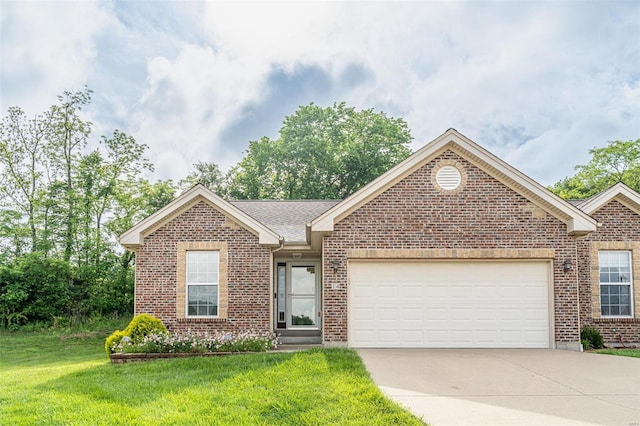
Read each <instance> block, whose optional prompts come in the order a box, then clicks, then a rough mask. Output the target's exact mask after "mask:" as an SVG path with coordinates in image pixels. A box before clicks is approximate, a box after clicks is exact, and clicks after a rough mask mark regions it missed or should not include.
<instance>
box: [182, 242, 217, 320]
mask: <svg viewBox="0 0 640 426" xmlns="http://www.w3.org/2000/svg"><path fill="white" fill-rule="evenodd" d="M197 252H201V253H202V252H204V253H217V254H218V264H217V268H218V271H217V275H218V281H217V282H216V283H212V282H211V283H208V282H207V283H189V254H190V253H197ZM200 286H215V288H216V289H215V291H216V314H215V315H191V314H190V313H189V288H190V287H200ZM184 291H185V303H186V305H185V311H184V312H185V318H220V251H219V250H186V252H185V286H184Z"/></svg>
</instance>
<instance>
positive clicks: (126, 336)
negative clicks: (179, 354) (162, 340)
mask: <svg viewBox="0 0 640 426" xmlns="http://www.w3.org/2000/svg"><path fill="white" fill-rule="evenodd" d="M165 334H166V335H168V334H169V333H168V331H167V327H165V325H164V324H163V323H162V321H160V320H159V319H158V318H156V317H154V316H153V315H149V314H140V315H136V316H135V317H133V319H132V320H131V322H130V323H129V325H128V326H127V328H125V329H124V330H122V331H120V330H116V331H114V332H113V333H112V334H111V336H109V337H107V340H106V341H105V342H104V349H105V351H106V352H107V355H110V354H112V353H114V352H122V348H123V346H126V345H132V344H137V343H142V342H143V341H144V340H145V338H146V337H147V336H149V335H165ZM124 344H126V345H124Z"/></svg>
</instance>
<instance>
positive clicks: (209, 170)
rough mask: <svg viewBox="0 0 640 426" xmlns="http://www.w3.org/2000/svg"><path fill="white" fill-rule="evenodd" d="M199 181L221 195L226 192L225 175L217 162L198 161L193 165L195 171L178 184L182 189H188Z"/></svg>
mask: <svg viewBox="0 0 640 426" xmlns="http://www.w3.org/2000/svg"><path fill="white" fill-rule="evenodd" d="M198 183H200V184H202V185H204V186H206V187H207V188H209V189H210V190H212V191H213V192H215V193H216V194H218V195H220V196H224V195H225V193H226V181H225V176H224V175H223V174H222V172H221V171H220V168H219V167H218V165H217V164H216V163H209V162H206V161H198V162H197V163H195V164H194V165H193V171H192V172H191V173H189V175H188V176H187V177H186V178H184V179H182V180H180V182H178V186H179V187H180V189H181V190H182V191H186V190H187V189H189V188H191V187H192V186H194V185H196V184H198Z"/></svg>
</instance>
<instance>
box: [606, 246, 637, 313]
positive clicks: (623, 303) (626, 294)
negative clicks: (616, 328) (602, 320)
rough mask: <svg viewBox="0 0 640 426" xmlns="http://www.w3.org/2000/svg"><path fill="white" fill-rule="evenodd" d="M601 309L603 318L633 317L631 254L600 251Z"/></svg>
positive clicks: (621, 251)
mask: <svg viewBox="0 0 640 426" xmlns="http://www.w3.org/2000/svg"><path fill="white" fill-rule="evenodd" d="M598 257H599V259H598V260H599V264H600V309H601V313H602V316H603V317H630V316H632V315H633V306H632V302H631V300H632V298H631V295H632V294H633V291H632V287H631V285H632V284H631V283H632V282H633V281H632V277H631V273H632V271H631V252H630V251H624V250H616V251H600V252H599V253H598Z"/></svg>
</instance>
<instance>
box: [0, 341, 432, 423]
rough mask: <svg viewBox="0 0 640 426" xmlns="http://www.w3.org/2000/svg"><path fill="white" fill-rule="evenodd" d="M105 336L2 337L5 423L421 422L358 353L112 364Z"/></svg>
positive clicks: (0, 392) (0, 385) (0, 398)
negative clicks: (389, 395)
mask: <svg viewBox="0 0 640 426" xmlns="http://www.w3.org/2000/svg"><path fill="white" fill-rule="evenodd" d="M105 337H106V335H105V336H101V335H100V336H96V335H89V336H86V335H85V336H76V337H73V336H66V337H65V336H60V335H56V334H47V333H37V334H16V335H12V334H0V371H1V374H0V419H1V420H0V423H2V424H12V425H30V424H74V425H75V424H91V425H97V424H105V425H106V424H108V425H115V424H123V425H125V424H126V425H156V424H163V425H164V424H176V425H177V424H179V425H189V424H201V425H214V424H233V425H242V424H252V425H253V424H296V425H298V424H309V425H311V424H350V425H351V424H362V425H376V424H378V425H388V424H409V425H412V424H415V425H420V424H423V423H422V422H421V421H420V420H418V419H417V418H415V417H414V416H412V415H411V414H409V413H408V412H406V411H404V410H403V409H401V408H400V407H398V406H397V405H395V404H394V403H392V402H391V401H389V400H388V399H386V398H385V397H384V396H383V395H382V393H381V392H380V391H379V390H378V388H377V387H376V386H375V384H374V383H373V382H372V381H371V380H370V379H369V375H368V373H367V371H366V369H365V367H364V365H363V364H362V361H361V360H360V358H359V357H358V355H357V353H356V352H355V351H352V350H347V349H320V350H312V351H308V352H299V353H276V354H273V353H265V354H249V355H234V356H228V357H215V358H189V359H174V360H159V361H153V362H147V363H134V364H124V365H112V364H110V363H109V361H108V359H107V358H106V356H105V354H104V338H105Z"/></svg>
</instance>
